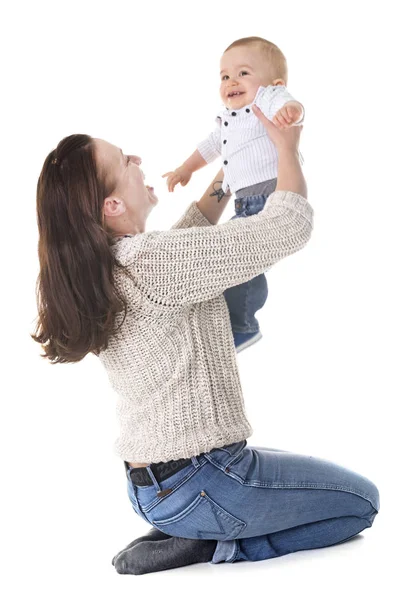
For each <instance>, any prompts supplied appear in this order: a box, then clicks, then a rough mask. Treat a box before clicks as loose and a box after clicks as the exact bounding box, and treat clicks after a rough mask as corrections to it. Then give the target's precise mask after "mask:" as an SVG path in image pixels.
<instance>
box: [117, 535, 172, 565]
mask: <svg viewBox="0 0 408 600" xmlns="http://www.w3.org/2000/svg"><path fill="white" fill-rule="evenodd" d="M169 537H170V536H169V535H167V533H163V532H162V531H160V529H156V527H152V528H151V529H149V531H148V532H147V533H146V534H145V535H142V536H141V537H139V538H136V539H135V540H133V542H130V544H128V545H127V546H126V547H125V548H123V549H122V550H120V552H118V553H117V554H115V556H114V557H113V558H112V564H113V565H114V564H115V561H116V559H117V558H118V556H119V554H122V552H124V551H125V550H129V548H133V546H135V545H136V544H139V543H140V542H145V541H148V540H150V541H152V542H153V541H159V540H167V539H168V538H169Z"/></svg>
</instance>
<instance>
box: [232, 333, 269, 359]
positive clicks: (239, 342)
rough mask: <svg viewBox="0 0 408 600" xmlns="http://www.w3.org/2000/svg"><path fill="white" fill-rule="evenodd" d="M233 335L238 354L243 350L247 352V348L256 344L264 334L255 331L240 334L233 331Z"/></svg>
mask: <svg viewBox="0 0 408 600" xmlns="http://www.w3.org/2000/svg"><path fill="white" fill-rule="evenodd" d="M232 335H233V336H234V344H235V349H236V352H237V354H238V352H241V350H245V348H249V346H252V344H255V343H256V342H257V341H258V340H260V339H261V337H262V333H261V332H260V331H255V333H238V332H235V331H233V332H232Z"/></svg>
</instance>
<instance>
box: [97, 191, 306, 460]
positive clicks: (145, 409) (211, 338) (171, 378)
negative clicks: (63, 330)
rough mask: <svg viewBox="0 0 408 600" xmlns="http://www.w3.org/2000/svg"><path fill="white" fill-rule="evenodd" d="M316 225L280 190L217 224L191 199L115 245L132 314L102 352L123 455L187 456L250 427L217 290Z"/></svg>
mask: <svg viewBox="0 0 408 600" xmlns="http://www.w3.org/2000/svg"><path fill="white" fill-rule="evenodd" d="M312 226H313V210H312V208H311V206H310V205H309V204H308V202H307V201H306V200H305V199H304V198H303V197H302V196H300V195H298V194H294V193H292V192H285V191H277V192H274V193H273V194H271V196H270V197H269V198H268V200H267V202H266V204H265V207H264V209H263V210H262V211H261V212H259V213H258V214H256V215H253V216H250V217H246V218H244V219H233V220H230V221H227V222H225V223H221V224H219V225H211V223H210V222H209V221H207V219H206V218H205V217H204V216H203V214H202V213H201V212H200V210H199V208H198V206H197V203H196V202H192V203H191V205H190V206H189V207H188V209H187V211H186V212H185V214H184V215H183V216H182V217H181V218H180V219H179V221H178V222H177V223H176V224H175V225H174V226H173V227H172V229H170V230H169V231H149V232H145V233H140V234H137V235H134V236H131V237H126V238H122V239H121V240H119V241H118V242H116V243H115V244H114V245H113V246H112V250H113V252H114V253H115V255H116V257H117V259H118V260H119V262H120V263H122V264H124V265H126V266H127V267H128V268H129V270H130V271H131V273H132V275H133V277H134V280H135V282H133V281H131V280H130V279H129V277H127V276H126V275H125V274H124V273H123V272H122V271H121V270H120V269H117V270H116V271H115V283H116V285H117V287H118V289H120V291H121V292H122V294H123V295H124V296H125V297H126V300H127V302H128V314H127V317H126V319H125V321H124V323H123V325H122V327H121V328H120V329H119V331H118V333H116V334H115V335H113V336H111V338H110V341H109V345H108V348H107V349H106V350H104V351H102V352H101V354H100V359H101V361H102V363H103V364H104V366H105V368H106V369H107V372H108V376H109V380H110V382H111V384H112V385H113V388H114V389H115V390H116V392H117V394H118V404H117V416H118V419H119V437H118V439H117V440H116V443H115V451H116V453H117V454H118V456H119V457H120V458H121V459H123V460H126V461H129V462H146V463H151V462H161V461H169V460H175V459H178V458H189V457H191V456H194V455H197V454H200V453H201V452H208V451H209V450H211V449H212V448H216V447H220V446H223V445H225V444H232V443H233V442H237V441H241V440H243V439H246V438H248V437H249V436H251V435H252V433H253V431H252V428H251V425H250V423H249V422H248V419H247V416H246V414H245V408H244V401H243V396H242V390H241V384H240V378H239V374H238V368H237V362H236V352H235V347H234V340H233V336H232V331H231V326H230V319H229V312H228V307H227V304H226V301H225V298H224V295H223V291H224V290H225V289H227V288H229V287H232V286H234V285H238V284H239V283H242V282H244V281H248V280H250V279H252V278H253V277H255V276H256V275H259V274H260V273H263V272H265V271H267V270H268V269H269V268H270V267H271V266H272V265H273V264H274V263H276V262H277V261H278V260H280V259H282V258H284V257H285V256H289V255H290V254H293V253H294V252H296V251H298V250H300V249H301V248H302V247H303V246H304V245H305V244H306V242H307V241H308V240H309V237H310V235H311V231H312ZM122 320H123V313H121V314H119V315H118V316H117V322H118V324H119V323H120V322H121V321H122Z"/></svg>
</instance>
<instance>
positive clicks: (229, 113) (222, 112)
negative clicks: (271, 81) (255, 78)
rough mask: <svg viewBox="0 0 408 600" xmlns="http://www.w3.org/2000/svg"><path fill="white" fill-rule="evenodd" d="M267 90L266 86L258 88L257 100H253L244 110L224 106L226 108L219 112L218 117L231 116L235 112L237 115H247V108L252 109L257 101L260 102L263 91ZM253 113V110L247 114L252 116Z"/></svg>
mask: <svg viewBox="0 0 408 600" xmlns="http://www.w3.org/2000/svg"><path fill="white" fill-rule="evenodd" d="M265 89H266V88H265V87H264V86H262V85H260V86H259V88H258V90H257V92H256V94H255V98H254V99H253V100H252V102H251V103H250V104H246V105H245V106H243V107H242V108H238V109H236V110H234V109H229V108H227V107H226V106H225V105H224V107H223V108H222V109H221V110H220V111H219V113H218V115H217V117H225V116H227V115H228V116H230V115H231V114H232V113H233V112H235V113H236V114H238V113H241V112H244V113H245V111H246V109H247V108H251V106H252V105H253V104H256V101H257V100H258V98H259V96H260V95H261V94H262V93H263V91H264V90H265ZM251 113H252V110H251V111H250V112H249V113H247V114H251Z"/></svg>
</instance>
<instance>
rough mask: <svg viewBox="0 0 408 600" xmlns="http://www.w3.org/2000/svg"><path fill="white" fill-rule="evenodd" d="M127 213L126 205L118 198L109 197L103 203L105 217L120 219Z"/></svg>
mask: <svg viewBox="0 0 408 600" xmlns="http://www.w3.org/2000/svg"><path fill="white" fill-rule="evenodd" d="M124 212H126V206H125V203H124V202H123V200H122V199H121V198H118V197H117V196H108V198H105V200H104V203H103V214H104V215H105V217H119V216H120V215H123V213H124Z"/></svg>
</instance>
